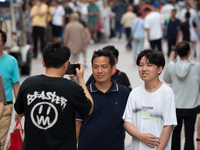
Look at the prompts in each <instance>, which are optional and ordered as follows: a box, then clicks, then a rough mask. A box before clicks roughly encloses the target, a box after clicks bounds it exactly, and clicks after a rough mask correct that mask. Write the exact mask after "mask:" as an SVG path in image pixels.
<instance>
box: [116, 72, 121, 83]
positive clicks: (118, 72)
mask: <svg viewBox="0 0 200 150" xmlns="http://www.w3.org/2000/svg"><path fill="white" fill-rule="evenodd" d="M120 73H121V71H119V72H118V74H117V77H116V79H115V83H116V82H117V79H118V77H119V75H120Z"/></svg>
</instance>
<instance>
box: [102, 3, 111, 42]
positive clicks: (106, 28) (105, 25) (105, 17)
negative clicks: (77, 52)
mask: <svg viewBox="0 0 200 150" xmlns="http://www.w3.org/2000/svg"><path fill="white" fill-rule="evenodd" d="M111 17H112V11H111V8H110V6H109V5H108V2H104V3H103V8H102V10H101V22H102V30H103V33H104V37H105V42H107V41H108V38H109V37H110V18H111Z"/></svg>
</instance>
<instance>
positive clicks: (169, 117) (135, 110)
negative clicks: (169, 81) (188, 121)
mask: <svg viewBox="0 0 200 150" xmlns="http://www.w3.org/2000/svg"><path fill="white" fill-rule="evenodd" d="M136 62H137V65H138V66H139V75H140V78H141V79H142V80H143V81H144V85H142V86H139V87H137V88H135V89H133V91H132V92H131V93H130V95H129V98H128V102H127V105H126V109H125V112H124V115H123V120H124V128H125V130H126V131H127V132H128V133H129V134H130V135H131V136H132V137H133V138H132V144H131V150H170V149H171V133H172V130H173V127H174V126H176V125H177V121H176V110H175V97H174V94H173V92H172V90H171V88H170V87H168V86H167V85H166V84H163V83H162V82H161V81H160V80H159V75H160V74H161V72H162V70H163V68H164V66H165V58H164V55H163V53H161V52H159V51H153V50H143V51H142V52H141V53H140V54H139V55H138V58H137V61H136Z"/></svg>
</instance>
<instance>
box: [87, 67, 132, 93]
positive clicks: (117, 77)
mask: <svg viewBox="0 0 200 150" xmlns="http://www.w3.org/2000/svg"><path fill="white" fill-rule="evenodd" d="M111 78H112V79H113V81H115V82H116V83H117V84H120V85H123V86H125V87H127V88H128V89H129V90H130V91H132V87H131V84H130V82H129V79H128V77H127V75H126V74H125V73H124V72H122V71H120V70H118V69H117V71H116V73H115V74H114V75H112V77H111ZM94 80H95V79H94V76H93V75H91V76H90V77H89V79H88V80H87V82H86V86H88V85H90V83H92V82H93V81H94Z"/></svg>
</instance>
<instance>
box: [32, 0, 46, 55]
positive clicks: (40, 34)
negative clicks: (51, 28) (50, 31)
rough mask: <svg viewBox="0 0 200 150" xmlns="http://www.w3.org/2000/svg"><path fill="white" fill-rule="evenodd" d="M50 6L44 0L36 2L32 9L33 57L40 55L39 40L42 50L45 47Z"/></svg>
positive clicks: (36, 0)
mask: <svg viewBox="0 0 200 150" xmlns="http://www.w3.org/2000/svg"><path fill="white" fill-rule="evenodd" d="M47 12H48V6H47V4H45V3H44V2H43V1H42V0H35V5H34V6H33V7H32V8H31V12H30V18H31V19H32V26H33V31H32V35H33V43H34V45H33V57H34V58H37V55H38V38H39V39H40V50H41V51H42V50H43V49H44V46H45V28H46V26H47Z"/></svg>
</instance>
